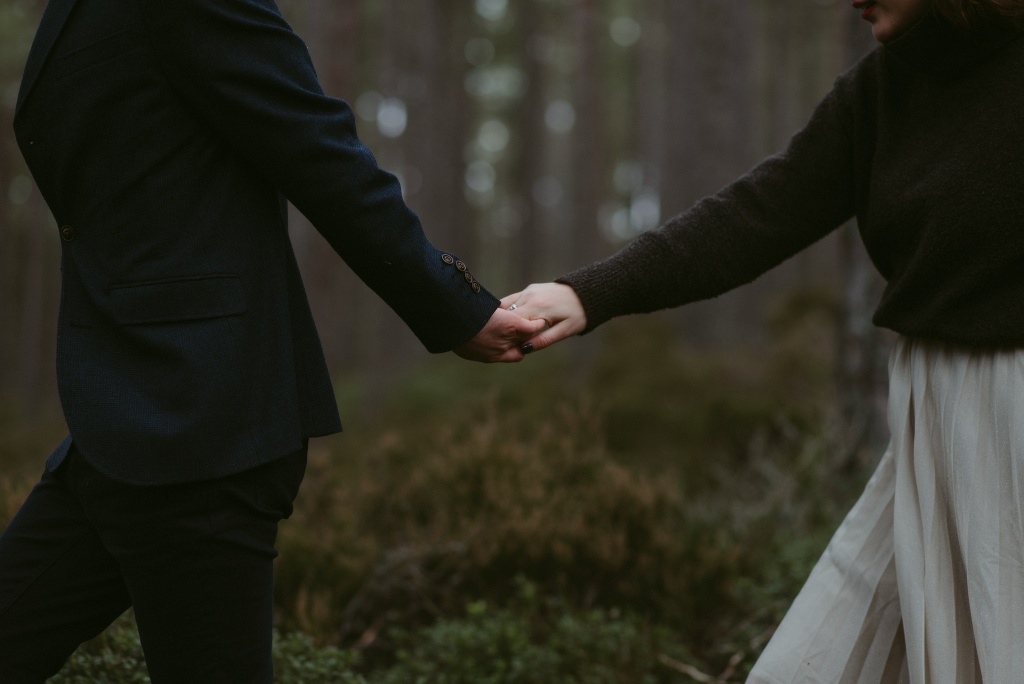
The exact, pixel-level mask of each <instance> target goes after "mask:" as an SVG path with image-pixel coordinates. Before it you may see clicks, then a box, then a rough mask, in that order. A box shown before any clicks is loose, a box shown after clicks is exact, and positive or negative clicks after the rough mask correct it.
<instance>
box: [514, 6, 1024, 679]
mask: <svg viewBox="0 0 1024 684" xmlns="http://www.w3.org/2000/svg"><path fill="white" fill-rule="evenodd" d="M852 4H853V6H854V8H855V9H856V10H857V11H859V12H861V13H862V16H863V18H864V19H865V20H866V21H868V22H870V24H871V29H872V33H873V35H874V37H875V38H876V39H877V40H878V41H879V42H880V43H882V45H881V46H880V47H879V48H878V49H876V50H875V51H874V52H872V53H871V54H870V55H868V56H867V57H865V58H864V59H863V60H862V61H861V62H860V63H859V64H857V65H856V66H855V67H854V68H853V69H851V70H850V71H849V72H848V73H846V74H844V75H843V76H842V77H840V78H839V79H838V80H837V81H836V84H835V87H834V88H833V90H832V91H831V92H830V93H829V94H828V95H827V96H826V97H825V99H824V100H823V101H822V102H821V103H820V104H819V105H818V107H817V108H816V109H815V111H814V114H813V115H812V117H811V119H810V121H809V122H808V124H807V125H806V126H805V127H804V128H803V130H801V131H800V132H799V133H798V134H797V135H796V136H794V138H793V139H792V141H791V142H790V144H789V146H788V148H787V149H786V150H785V151H784V152H783V153H781V154H779V155H777V156H774V157H771V158H769V159H767V160H765V161H764V162H763V163H761V164H760V165H759V166H757V167H756V168H755V169H754V170H753V171H751V172H750V173H748V174H747V175H745V176H743V177H742V178H740V179H739V180H737V181H736V182H734V183H733V184H731V185H729V186H728V187H726V188H725V189H723V190H722V191H721V192H719V193H718V194H716V195H714V196H712V197H708V198H706V199H704V200H702V201H700V202H698V203H697V204H696V205H695V206H693V207H692V208H691V209H690V210H688V211H687V212H685V213H683V214H681V215H679V216H677V217H675V218H673V219H671V220H670V221H668V222H667V223H666V224H665V225H664V226H662V227H661V228H660V229H658V230H655V231H651V232H648V233H646V234H644V235H642V236H640V237H639V238H638V239H636V240H635V241H634V242H632V243H631V244H629V245H628V246H626V247H625V248H624V249H623V250H622V251H620V252H619V253H617V254H615V255H614V256H612V257H611V258H609V259H607V260H605V261H602V262H599V263H596V264H593V265H591V266H588V267H586V268H582V269H579V270H577V271H574V272H572V273H569V274H568V275H565V276H563V277H562V278H559V279H558V281H557V282H555V283H546V284H539V285H531V286H530V287H528V288H527V289H525V290H524V291H522V292H520V293H517V294H514V295H510V296H509V297H506V298H505V299H504V300H503V301H502V305H503V306H505V307H513V306H514V308H515V309H516V310H517V312H518V313H520V314H521V315H524V316H527V317H529V318H543V319H546V320H547V321H548V323H549V325H550V327H549V328H548V329H547V330H546V331H545V332H543V333H542V334H540V335H539V336H537V337H536V338H534V339H533V340H531V342H530V343H528V344H527V345H526V346H525V347H524V352H530V351H534V350H537V349H541V348H543V347H546V346H549V345H551V344H553V343H555V342H557V341H559V340H562V339H564V338H566V337H569V336H572V335H575V334H580V333H585V332H588V331H590V330H593V329H594V328H596V327H597V326H598V325H600V324H601V323H603V322H605V321H607V320H608V319H610V318H612V317H615V316H621V315H624V314H630V313H640V312H647V311H655V310H658V309H663V308H666V307H673V306H678V305H681V304H685V303H687V302H692V301H695V300H699V299H706V298H709V297H714V296H716V295H719V294H721V293H724V292H726V291H728V290H731V289H732V288H734V287H737V286H739V285H742V284H744V283H747V282H749V281H751V280H753V279H754V278H756V277H757V276H759V275H761V274H762V273H764V272H765V271H766V270H768V269H770V268H772V267H773V266H775V265H776V264H778V263H780V262H782V261H783V260H785V259H787V258H788V257H790V256H792V255H793V254H795V253H797V252H798V251H800V250H801V249H803V248H804V247H807V246H808V245H810V244H811V243H813V242H815V241H816V240H818V239H820V238H821V237H822V236H824V235H825V234H827V233H829V232H830V231H832V230H833V229H835V228H836V227H837V226H839V225H840V224H842V223H843V222H845V221H846V220H847V219H849V218H851V217H853V216H856V218H857V220H858V224H859V227H860V232H861V235H862V238H863V241H864V244H865V246H866V247H867V250H868V252H869V254H870V255H871V258H872V260H873V261H874V263H875V265H876V267H877V268H878V270H879V271H880V272H881V273H882V275H883V276H884V277H885V278H886V280H887V287H886V289H885V293H884V295H883V297H882V300H881V302H880V303H879V305H878V308H877V310H876V312H875V317H874V320H875V323H876V324H878V325H880V326H884V327H886V328H890V329H892V330H894V331H896V332H897V333H899V338H898V340H897V343H896V345H895V348H894V350H893V353H892V357H891V361H890V401H889V423H890V428H891V433H892V439H891V442H890V446H889V448H888V450H887V451H886V453H885V455H884V456H883V458H882V460H881V462H880V464H879V466H878V470H877V472H876V473H875V475H874V476H873V477H872V479H871V481H870V482H869V484H868V485H867V488H866V490H865V492H864V494H863V496H862V497H861V499H860V501H859V502H858V503H857V504H856V505H855V506H854V508H853V510H852V511H851V512H850V514H849V515H848V517H847V519H846V521H845V522H844V523H843V524H842V525H841V526H840V528H839V530H838V531H837V533H836V535H835V537H834V538H833V540H832V542H831V543H830V544H829V547H828V548H827V549H826V551H825V553H824V555H823V556H822V558H821V559H820V560H819V561H818V564H817V565H816V567H815V568H814V570H813V571H812V573H811V576H810V577H809V579H808V580H807V583H806V585H805V586H804V588H803V590H802V591H801V592H800V594H799V596H798V597H797V599H796V601H795V603H794V604H793V607H792V608H791V609H790V611H789V613H788V614H787V615H786V618H785V619H784V620H783V622H782V624H781V625H780V626H779V629H778V631H777V632H776V634H775V636H774V637H773V638H772V641H771V642H770V643H769V645H768V646H767V648H766V649H765V651H764V653H763V654H762V656H761V658H760V660H759V661H758V663H757V665H756V666H755V667H754V670H753V672H752V674H751V678H750V680H749V681H751V682H771V683H773V684H783V683H791V682H809V683H810V682H815V683H817V682H862V683H865V684H867V683H869V682H870V683H872V684H874V683H877V682H914V683H925V682H927V683H929V684H934V683H939V682H951V683H952V682H956V683H957V684H965V683H972V682H981V681H985V682H994V683H1003V682H1024V648H1021V644H1022V643H1024V410H1022V409H1021V408H1020V406H1021V402H1022V400H1024V39H1022V38H1021V36H1022V33H1021V30H1020V28H1019V27H1020V25H1021V20H1022V18H1024V0H877V1H872V0H853V3H852Z"/></svg>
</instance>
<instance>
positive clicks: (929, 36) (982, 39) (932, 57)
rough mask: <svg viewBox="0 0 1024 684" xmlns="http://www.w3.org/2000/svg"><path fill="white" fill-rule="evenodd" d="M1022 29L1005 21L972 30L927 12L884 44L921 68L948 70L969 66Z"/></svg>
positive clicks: (913, 65)
mask: <svg viewBox="0 0 1024 684" xmlns="http://www.w3.org/2000/svg"><path fill="white" fill-rule="evenodd" d="M1021 34H1022V32H1021V31H1020V30H1018V29H1016V28H1014V27H1012V26H1010V25H1006V24H990V25H988V26H984V27H981V28H978V29H975V30H973V31H966V30H963V29H960V28H957V27H955V26H953V25H951V24H949V23H948V22H946V21H945V20H943V19H941V18H939V17H938V16H936V15H934V14H928V15H927V16H925V17H924V18H923V19H921V20H920V21H919V22H917V23H916V24H914V25H913V26H912V27H910V28H909V29H907V31H906V32H905V33H904V34H903V35H902V36H900V37H898V38H896V39H894V40H891V41H889V42H887V43H885V45H884V46H883V48H884V50H885V52H886V53H887V54H890V55H892V56H893V57H895V58H896V59H898V60H899V61H901V62H905V63H907V64H909V65H910V66H912V67H914V68H916V69H920V70H922V71H928V72H936V71H941V72H944V73H949V72H951V71H953V72H957V71H961V70H963V69H966V68H968V67H970V66H971V65H972V64H976V63H978V62H981V61H983V60H984V59H986V58H987V57H989V56H991V55H992V54H994V53H995V52H996V51H997V50H999V49H1000V48H1002V47H1003V46H1005V45H1006V44H1007V43H1009V42H1011V41H1013V40H1015V39H1016V38H1018V37H1020V36H1021Z"/></svg>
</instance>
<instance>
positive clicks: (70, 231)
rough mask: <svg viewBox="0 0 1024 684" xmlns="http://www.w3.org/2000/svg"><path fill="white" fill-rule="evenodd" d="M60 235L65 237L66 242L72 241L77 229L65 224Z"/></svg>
mask: <svg viewBox="0 0 1024 684" xmlns="http://www.w3.org/2000/svg"><path fill="white" fill-rule="evenodd" d="M60 236H61V237H62V238H64V241H65V242H71V241H72V240H74V239H75V229H74V227H73V226H64V227H63V228H61V229H60Z"/></svg>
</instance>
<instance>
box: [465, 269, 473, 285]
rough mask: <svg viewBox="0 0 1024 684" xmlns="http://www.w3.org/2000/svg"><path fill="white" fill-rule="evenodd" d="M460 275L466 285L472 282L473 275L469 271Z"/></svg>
mask: <svg viewBox="0 0 1024 684" xmlns="http://www.w3.org/2000/svg"><path fill="white" fill-rule="evenodd" d="M462 275H463V277H465V279H466V282H467V283H471V282H473V274H472V273H470V272H469V271H466V272H465V273H463V274H462Z"/></svg>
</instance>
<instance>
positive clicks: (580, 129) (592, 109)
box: [569, 0, 608, 263]
mask: <svg viewBox="0 0 1024 684" xmlns="http://www.w3.org/2000/svg"><path fill="white" fill-rule="evenodd" d="M572 25H573V26H575V29H576V35H575V44H576V51H577V55H578V57H577V63H576V74H575V78H574V82H575V84H574V88H573V95H572V96H573V102H572V104H573V109H574V111H575V116H576V124H575V127H574V128H573V132H572V135H573V165H572V173H571V177H570V183H571V185H570V192H569V198H570V206H571V211H572V214H571V215H572V226H571V234H572V238H571V242H570V244H571V249H572V254H573V257H574V258H575V259H578V260H580V261H581V262H582V263H589V262H591V261H594V260H595V259H597V258H598V257H601V256H604V255H605V253H606V251H607V250H606V249H605V247H604V238H603V237H602V235H601V233H600V232H599V231H598V220H597V218H598V209H599V208H600V206H601V204H602V202H603V200H604V197H605V182H604V179H605V178H606V177H607V175H608V174H607V170H608V157H607V150H606V148H605V140H606V136H605V135H603V130H602V124H603V120H602V116H601V115H602V111H603V109H604V107H603V104H604V98H603V94H602V79H601V72H600V69H601V56H602V55H601V46H602V45H603V38H604V36H603V33H602V31H601V28H602V25H603V24H602V22H601V17H600V16H599V15H598V8H597V2H596V0H578V2H577V4H576V9H575V11H574V13H573V17H572Z"/></svg>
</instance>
